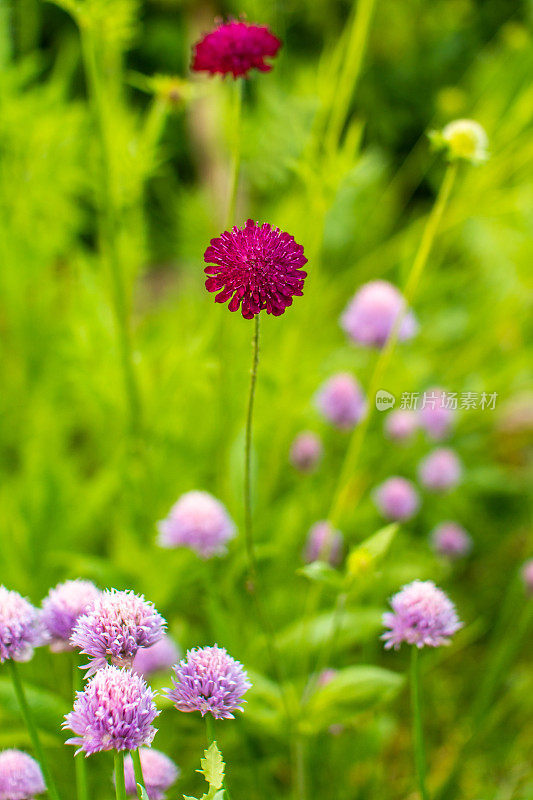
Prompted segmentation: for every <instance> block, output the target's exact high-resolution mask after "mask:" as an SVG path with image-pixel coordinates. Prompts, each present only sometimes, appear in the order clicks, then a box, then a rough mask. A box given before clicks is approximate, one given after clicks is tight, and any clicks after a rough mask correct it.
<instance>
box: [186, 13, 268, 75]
mask: <svg viewBox="0 0 533 800" xmlns="http://www.w3.org/2000/svg"><path fill="white" fill-rule="evenodd" d="M280 47H281V42H280V40H279V39H278V38H277V37H276V36H274V34H273V33H271V32H270V31H269V29H268V28H267V27H266V25H250V24H248V23H247V22H242V21H237V20H231V22H224V23H222V24H221V25H219V26H218V27H217V28H215V29H214V30H213V31H211V32H210V33H208V34H206V36H204V38H203V39H201V40H200V41H199V42H198V43H197V44H196V45H195V46H194V55H193V62H192V69H193V70H194V71H195V72H208V73H209V74H210V75H215V74H216V73H220V74H221V75H233V77H234V78H239V77H247V75H248V73H249V71H250V70H251V69H258V70H259V71H260V72H268V71H269V70H271V69H272V67H271V66H270V64H267V63H266V62H265V58H273V57H274V56H275V55H276V54H277V52H278V50H279V48H280Z"/></svg>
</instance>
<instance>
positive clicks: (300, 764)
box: [295, 734, 307, 800]
mask: <svg viewBox="0 0 533 800" xmlns="http://www.w3.org/2000/svg"><path fill="white" fill-rule="evenodd" d="M295 761H296V765H295V766H296V782H295V783H296V786H295V789H296V798H297V800H306V798H307V772H306V768H305V762H306V748H305V740H304V738H303V736H302V735H301V734H300V735H298V736H297V737H296V743H295Z"/></svg>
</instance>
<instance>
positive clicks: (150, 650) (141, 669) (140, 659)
mask: <svg viewBox="0 0 533 800" xmlns="http://www.w3.org/2000/svg"><path fill="white" fill-rule="evenodd" d="M180 656H181V653H180V650H179V648H178V646H177V645H176V643H175V642H174V641H173V640H172V639H171V638H170V636H167V635H166V634H165V636H163V638H162V639H160V640H159V641H158V642H156V643H155V644H153V645H152V646H151V647H142V648H141V649H140V650H138V651H137V655H136V656H135V658H134V659H133V667H132V669H133V671H134V672H136V673H137V674H138V675H142V676H143V677H144V678H145V679H147V678H148V677H149V676H150V675H152V674H153V673H154V672H162V671H163V670H167V669H170V667H172V666H173V665H174V664H177V662H178V661H179V659H180Z"/></svg>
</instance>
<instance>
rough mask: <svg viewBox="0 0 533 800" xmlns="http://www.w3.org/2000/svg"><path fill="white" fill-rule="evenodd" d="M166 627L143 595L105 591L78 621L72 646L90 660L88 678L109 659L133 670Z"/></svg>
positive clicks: (72, 637)
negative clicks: (140, 653)
mask: <svg viewBox="0 0 533 800" xmlns="http://www.w3.org/2000/svg"><path fill="white" fill-rule="evenodd" d="M165 625H166V622H165V620H164V619H163V617H162V616H161V614H159V613H158V612H157V611H156V609H155V606H154V604H153V603H149V602H148V601H147V600H145V599H144V597H143V595H136V594H134V593H133V592H132V591H126V592H119V591H117V590H116V589H111V590H106V591H105V592H102V594H101V595H100V596H99V597H98V598H97V599H96V600H95V602H94V603H93V605H92V607H91V609H90V611H89V612H88V613H87V614H84V615H83V616H82V617H80V618H79V619H78V622H77V624H76V627H75V628H74V631H73V633H72V636H71V638H70V643H71V645H73V646H74V647H79V649H80V650H81V652H82V653H85V654H86V655H88V656H89V657H90V659H91V661H90V662H89V664H88V666H89V671H88V673H87V674H88V675H92V674H93V673H94V672H96V670H98V669H101V668H102V667H105V665H106V663H107V659H109V660H110V661H111V663H112V664H114V665H115V666H118V667H128V668H131V665H132V662H133V659H134V657H135V655H136V653H137V651H138V650H139V648H140V647H151V646H152V645H153V644H155V643H156V642H158V641H159V639H161V637H162V636H163V634H164V632H165Z"/></svg>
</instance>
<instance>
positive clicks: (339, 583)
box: [297, 561, 344, 590]
mask: <svg viewBox="0 0 533 800" xmlns="http://www.w3.org/2000/svg"><path fill="white" fill-rule="evenodd" d="M297 574H298V575H304V576H305V577H306V578H308V579H309V580H310V581H315V582H316V583H322V584H325V585H326V586H331V587H332V588H334V589H338V590H340V589H342V588H343V585H344V577H343V575H341V574H340V572H338V571H337V570H336V569H333V567H331V566H330V565H329V564H326V562H325V561H312V562H311V563H310V564H306V565H305V567H302V568H301V569H299V570H297Z"/></svg>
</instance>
